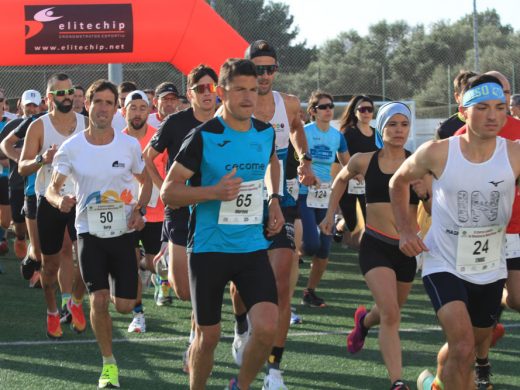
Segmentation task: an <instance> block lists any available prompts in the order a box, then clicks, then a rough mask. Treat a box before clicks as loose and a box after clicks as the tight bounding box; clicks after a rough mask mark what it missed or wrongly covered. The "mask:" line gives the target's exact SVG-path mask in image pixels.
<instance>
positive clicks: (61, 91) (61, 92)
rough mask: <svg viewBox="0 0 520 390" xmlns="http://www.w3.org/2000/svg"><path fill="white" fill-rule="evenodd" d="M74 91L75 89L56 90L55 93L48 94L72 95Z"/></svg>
mask: <svg viewBox="0 0 520 390" xmlns="http://www.w3.org/2000/svg"><path fill="white" fill-rule="evenodd" d="M75 90H76V89H75V88H69V89H58V90H56V91H49V93H52V94H53V95H54V96H65V95H74V91H75Z"/></svg>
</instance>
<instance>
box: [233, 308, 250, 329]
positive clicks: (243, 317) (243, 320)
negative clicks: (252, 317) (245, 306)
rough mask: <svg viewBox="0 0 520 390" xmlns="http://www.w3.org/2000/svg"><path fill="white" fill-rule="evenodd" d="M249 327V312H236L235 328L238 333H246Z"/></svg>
mask: <svg viewBox="0 0 520 390" xmlns="http://www.w3.org/2000/svg"><path fill="white" fill-rule="evenodd" d="M248 329H249V324H248V323H247V312H245V313H243V314H235V330H236V332H237V333H238V334H244V333H246V332H247V330H248Z"/></svg>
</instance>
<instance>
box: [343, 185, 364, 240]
mask: <svg viewBox="0 0 520 390" xmlns="http://www.w3.org/2000/svg"><path fill="white" fill-rule="evenodd" d="M356 201H359V206H360V207H361V212H362V213H363V219H364V220H365V221H366V219H367V205H366V201H365V195H364V194H362V195H356V194H349V193H348V190H345V193H344V194H343V196H342V197H341V199H340V200H339V207H340V208H341V213H342V214H343V218H344V219H345V223H346V224H347V229H348V230H349V231H350V232H353V231H354V229H356V226H357V223H358V220H357V211H356Z"/></svg>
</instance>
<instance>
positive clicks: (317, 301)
mask: <svg viewBox="0 0 520 390" xmlns="http://www.w3.org/2000/svg"><path fill="white" fill-rule="evenodd" d="M302 305H305V306H309V307H325V306H327V305H326V304H325V301H324V300H323V299H322V298H320V297H318V296H317V295H316V293H315V292H314V290H310V289H307V288H306V289H305V290H303V297H302Z"/></svg>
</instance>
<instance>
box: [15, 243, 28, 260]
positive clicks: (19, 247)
mask: <svg viewBox="0 0 520 390" xmlns="http://www.w3.org/2000/svg"><path fill="white" fill-rule="evenodd" d="M14 254H15V255H16V257H18V258H19V259H23V258H24V257H25V256H26V255H27V243H26V242H25V239H21V240H19V239H18V238H17V239H16V240H14Z"/></svg>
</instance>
